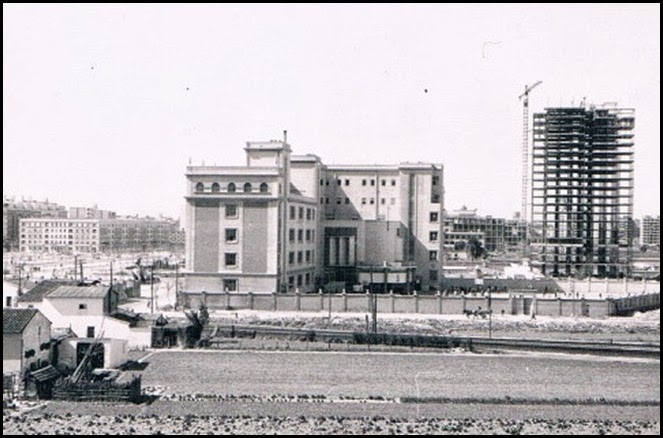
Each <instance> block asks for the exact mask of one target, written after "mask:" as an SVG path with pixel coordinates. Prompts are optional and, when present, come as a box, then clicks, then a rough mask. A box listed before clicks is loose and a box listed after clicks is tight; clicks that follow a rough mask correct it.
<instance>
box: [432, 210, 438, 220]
mask: <svg viewBox="0 0 663 438" xmlns="http://www.w3.org/2000/svg"><path fill="white" fill-rule="evenodd" d="M438 219H439V213H438V212H437V211H431V212H430V221H431V222H437V221H438Z"/></svg>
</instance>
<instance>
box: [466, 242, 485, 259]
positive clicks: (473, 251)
mask: <svg viewBox="0 0 663 438" xmlns="http://www.w3.org/2000/svg"><path fill="white" fill-rule="evenodd" d="M467 252H468V253H469V255H470V258H471V259H472V260H476V259H479V258H481V257H484V256H485V255H486V249H485V248H484V247H483V244H482V243H481V241H480V240H479V239H478V238H477V237H476V236H472V237H470V239H469V240H468V241H467Z"/></svg>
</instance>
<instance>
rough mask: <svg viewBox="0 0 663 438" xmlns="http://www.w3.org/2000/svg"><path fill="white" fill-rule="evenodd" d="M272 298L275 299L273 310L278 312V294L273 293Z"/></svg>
mask: <svg viewBox="0 0 663 438" xmlns="http://www.w3.org/2000/svg"><path fill="white" fill-rule="evenodd" d="M272 297H273V298H274V306H273V307H274V309H273V310H274V311H276V310H277V309H278V304H277V294H276V292H272Z"/></svg>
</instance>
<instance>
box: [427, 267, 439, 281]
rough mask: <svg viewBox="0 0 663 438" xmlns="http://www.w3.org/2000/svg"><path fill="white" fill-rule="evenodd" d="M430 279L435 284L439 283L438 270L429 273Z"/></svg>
mask: <svg viewBox="0 0 663 438" xmlns="http://www.w3.org/2000/svg"><path fill="white" fill-rule="evenodd" d="M428 279H429V280H430V281H433V282H436V281H437V269H431V270H430V272H429V273H428Z"/></svg>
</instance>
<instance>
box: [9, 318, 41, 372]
mask: <svg viewBox="0 0 663 438" xmlns="http://www.w3.org/2000/svg"><path fill="white" fill-rule="evenodd" d="M2 325H3V330H2V372H3V373H4V374H10V373H11V374H22V373H24V372H25V371H30V370H32V369H37V368H40V367H41V366H42V364H43V363H44V362H45V361H48V359H49V352H50V341H51V322H50V321H49V320H48V319H47V318H46V317H45V316H44V315H43V314H42V313H41V312H40V311H39V310H37V309H16V308H10V309H9V308H8V309H3V310H2Z"/></svg>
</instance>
